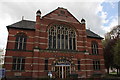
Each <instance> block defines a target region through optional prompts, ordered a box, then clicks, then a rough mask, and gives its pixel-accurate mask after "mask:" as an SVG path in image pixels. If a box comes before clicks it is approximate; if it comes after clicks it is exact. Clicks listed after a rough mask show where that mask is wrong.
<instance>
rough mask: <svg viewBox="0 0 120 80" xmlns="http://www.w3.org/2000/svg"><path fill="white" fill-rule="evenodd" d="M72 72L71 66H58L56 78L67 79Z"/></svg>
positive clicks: (56, 67)
mask: <svg viewBox="0 0 120 80" xmlns="http://www.w3.org/2000/svg"><path fill="white" fill-rule="evenodd" d="M70 72H71V68H70V65H56V66H55V73H56V78H67V77H68V76H69V74H70Z"/></svg>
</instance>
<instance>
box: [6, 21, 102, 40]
mask: <svg viewBox="0 0 120 80" xmlns="http://www.w3.org/2000/svg"><path fill="white" fill-rule="evenodd" d="M7 28H17V29H29V30H35V21H29V20H21V21H19V22H16V23H14V24H12V25H9V26H7ZM86 33H87V37H90V38H97V39H103V38H102V37H100V36H99V35H98V34H96V33H94V32H92V31H90V30H88V29H86Z"/></svg>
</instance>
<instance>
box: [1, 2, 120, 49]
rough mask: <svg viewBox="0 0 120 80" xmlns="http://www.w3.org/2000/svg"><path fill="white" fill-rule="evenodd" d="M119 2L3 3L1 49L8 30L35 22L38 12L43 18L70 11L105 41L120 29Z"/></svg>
mask: <svg viewBox="0 0 120 80" xmlns="http://www.w3.org/2000/svg"><path fill="white" fill-rule="evenodd" d="M118 1H119V0H84V1H83V0H34V1H33V0H29V1H28V0H0V49H5V48H6V43H7V36H8V31H7V29H6V26H8V25H11V24H13V23H15V22H18V21H20V20H22V16H24V19H25V20H32V21H35V18H36V11H37V10H39V9H40V10H41V12H42V16H43V15H45V14H47V13H49V12H51V11H53V10H55V9H57V8H58V7H63V8H66V9H67V10H68V11H69V12H70V13H72V14H73V16H75V18H77V19H78V20H79V21H80V20H81V19H82V18H84V19H85V20H86V28H88V29H90V30H91V31H93V32H95V33H97V34H99V35H100V36H102V37H104V34H105V33H107V32H109V31H110V30H111V29H112V27H114V26H116V25H118V13H120V10H119V12H118ZM119 9H120V8H119ZM119 16H120V15H119Z"/></svg>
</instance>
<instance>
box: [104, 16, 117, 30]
mask: <svg viewBox="0 0 120 80" xmlns="http://www.w3.org/2000/svg"><path fill="white" fill-rule="evenodd" d="M117 25H118V16H115V17H114V18H112V20H111V21H110V24H109V25H108V26H102V28H103V29H104V30H105V31H106V32H110V30H111V29H112V28H113V27H115V26H117Z"/></svg>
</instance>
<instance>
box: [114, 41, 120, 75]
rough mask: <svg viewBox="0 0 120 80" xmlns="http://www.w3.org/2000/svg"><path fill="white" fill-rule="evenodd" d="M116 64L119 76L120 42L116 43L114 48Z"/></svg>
mask: <svg viewBox="0 0 120 80" xmlns="http://www.w3.org/2000/svg"><path fill="white" fill-rule="evenodd" d="M113 59H114V64H115V67H116V68H117V74H119V73H120V40H118V41H117V42H116V45H115V46H114V58H113Z"/></svg>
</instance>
